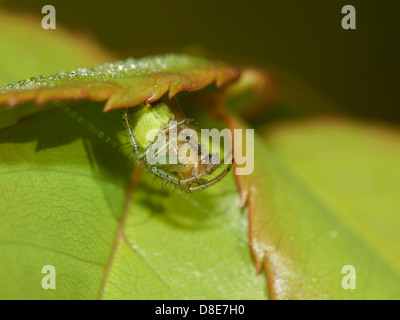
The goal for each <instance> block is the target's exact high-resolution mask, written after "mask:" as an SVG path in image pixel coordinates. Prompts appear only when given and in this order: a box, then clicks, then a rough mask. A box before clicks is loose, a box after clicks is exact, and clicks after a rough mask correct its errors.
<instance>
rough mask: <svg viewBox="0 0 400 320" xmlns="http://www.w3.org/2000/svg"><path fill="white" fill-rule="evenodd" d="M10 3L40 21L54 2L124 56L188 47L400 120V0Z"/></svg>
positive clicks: (64, 20)
mask: <svg viewBox="0 0 400 320" xmlns="http://www.w3.org/2000/svg"><path fill="white" fill-rule="evenodd" d="M0 4H1V5H2V7H5V8H7V9H9V10H12V11H19V12H21V11H23V12H27V13H30V14H33V15H36V16H38V17H42V15H41V8H42V7H43V6H44V5H47V4H51V5H53V6H55V8H56V12H57V23H58V25H59V26H65V27H68V28H70V29H72V30H74V31H76V32H79V33H84V34H89V35H91V36H92V37H94V38H95V39H97V41H98V42H100V43H101V44H102V45H103V46H104V47H106V48H108V49H109V50H111V51H113V52H114V53H116V54H117V55H119V56H121V57H125V56H141V55H144V54H149V53H160V52H167V51H179V50H182V48H184V49H185V50H192V51H200V52H201V51H205V52H208V53H209V54H210V55H211V56H218V57H223V58H224V59H225V60H231V61H234V62H236V63H239V64H247V65H257V66H263V67H266V68H270V70H273V69H274V68H283V69H285V70H286V71H287V72H289V73H290V74H293V75H296V76H297V77H300V78H301V81H303V82H304V83H306V84H309V85H310V86H311V87H313V88H314V89H316V91H318V92H319V94H322V95H323V96H325V97H326V98H327V99H328V100H330V101H332V102H334V103H335V105H338V106H340V109H341V110H340V111H344V112H346V113H351V114H352V115H355V116H357V117H362V118H372V119H377V120H384V121H388V122H392V123H396V124H399V123H400V111H399V110H400V109H399V102H398V97H397V96H398V91H399V84H400V81H399V74H400V44H399V24H398V15H399V13H400V1H398V0H380V1H377V0H362V1H360V0H351V1H349V0H346V1H342V0H329V1H321V0H303V1H298V0H280V1H269V0H264V1H249V0H248V1H215V0H214V1H209V0H203V1H175V0H168V1H165V0H164V1H151V0H147V1H135V0H133V1H121V0H114V1H109V2H85V1H77V0H69V1H59V0H51V1H32V0H18V1H16V0H4V1H1V0H0ZM347 4H351V5H353V6H354V7H355V8H356V10H357V11H356V12H357V29H356V30H343V29H342V27H341V20H342V17H343V14H342V13H341V9H342V7H343V6H344V5H347ZM286 71H285V72H286ZM300 90H301V89H300Z"/></svg>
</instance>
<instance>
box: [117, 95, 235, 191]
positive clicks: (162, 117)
mask: <svg viewBox="0 0 400 320" xmlns="http://www.w3.org/2000/svg"><path fill="white" fill-rule="evenodd" d="M122 122H123V125H124V127H125V129H126V131H127V135H128V138H129V141H130V145H131V148H132V151H133V153H134V154H135V156H136V158H137V160H138V161H140V162H143V163H144V165H145V167H146V168H147V170H148V171H149V172H151V173H152V174H154V175H155V176H157V177H159V178H161V179H162V180H164V181H165V183H171V184H172V185H174V186H176V187H178V188H180V189H182V190H184V191H187V192H195V191H198V190H202V189H205V188H207V187H209V186H212V185H214V184H215V183H217V182H218V181H220V180H221V179H222V178H223V177H225V176H226V175H227V174H228V173H229V171H230V170H231V168H232V166H233V159H232V161H230V162H229V163H228V164H227V165H224V160H223V159H222V160H221V161H220V159H219V155H218V154H211V153H209V152H208V150H207V149H206V148H205V146H204V144H202V143H201V142H200V141H198V140H197V139H194V138H193V137H191V139H186V140H184V141H180V139H177V137H179V136H180V134H181V133H185V135H186V132H196V133H198V132H199V130H198V128H197V127H196V126H195V125H196V123H197V121H196V120H195V119H188V118H185V119H183V120H181V121H177V122H176V121H175V116H174V114H173V112H172V111H171V109H170V108H169V106H168V105H167V104H166V103H165V102H159V103H157V104H142V105H140V106H137V107H135V108H126V109H124V112H123V116H122ZM143 128H146V129H145V130H144V129H143ZM151 129H153V130H152V131H151V132H153V133H150V134H149V130H151ZM190 130H192V131H190ZM160 134H161V135H164V137H165V140H164V142H162V144H159V145H158V148H157V149H156V154H158V153H159V152H160V150H161V149H164V150H165V152H166V162H165V163H152V162H151V161H149V152H150V151H151V150H152V148H153V146H154V143H155V142H156V141H157V139H159V136H160ZM185 144H186V149H184V150H187V151H188V152H189V154H190V155H191V157H190V156H187V152H186V153H185V151H184V153H185V155H183V154H182V149H183V148H182V147H183V146H184V145H185ZM189 148H190V149H191V151H192V153H190V150H188V149H189ZM206 158H208V159H206ZM172 159H176V160H175V161H172ZM188 159H189V160H192V161H188ZM206 160H208V161H206ZM221 170H222V172H218V171H221Z"/></svg>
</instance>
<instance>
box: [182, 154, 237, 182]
mask: <svg viewBox="0 0 400 320" xmlns="http://www.w3.org/2000/svg"><path fill="white" fill-rule="evenodd" d="M229 154H230V155H231V154H232V151H230V152H229ZM224 160H225V158H223V159H222V161H218V163H217V162H213V163H211V164H209V165H208V166H207V168H205V169H204V170H202V171H200V172H199V173H196V174H194V175H193V176H191V177H190V178H186V179H183V180H181V181H180V184H181V185H185V184H188V183H190V182H193V181H196V180H198V179H201V178H202V177H204V176H205V175H206V174H209V173H212V172H213V171H214V170H215V169H217V168H218V167H219V165H220V163H223V162H224ZM232 165H233V159H232V161H231V163H230V164H229V166H228V168H227V170H230V169H231V167H232Z"/></svg>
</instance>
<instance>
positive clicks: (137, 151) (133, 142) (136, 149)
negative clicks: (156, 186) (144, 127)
mask: <svg viewBox="0 0 400 320" xmlns="http://www.w3.org/2000/svg"><path fill="white" fill-rule="evenodd" d="M129 122H130V121H129V116H128V109H127V108H125V110H124V113H123V116H122V124H123V125H124V127H125V129H126V130H127V132H128V137H129V141H130V143H131V146H132V150H133V152H134V153H135V155H136V157H137V158H138V159H139V160H140V161H141V160H142V156H143V154H142V155H140V153H141V148H140V146H139V145H138V143H137V142H136V139H135V136H134V135H133V132H132V129H131V125H130V123H129Z"/></svg>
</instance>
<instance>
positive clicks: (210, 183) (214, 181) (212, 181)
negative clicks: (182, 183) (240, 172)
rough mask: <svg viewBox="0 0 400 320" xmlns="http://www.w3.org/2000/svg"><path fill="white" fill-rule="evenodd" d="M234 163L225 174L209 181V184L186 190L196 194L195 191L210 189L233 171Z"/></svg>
mask: <svg viewBox="0 0 400 320" xmlns="http://www.w3.org/2000/svg"><path fill="white" fill-rule="evenodd" d="M232 166H233V163H231V164H229V166H228V167H227V168H226V170H225V171H224V172H222V173H221V174H220V175H219V176H218V177H216V178H215V179H213V180H211V181H208V182H207V183H204V184H201V185H199V186H197V187H190V186H189V187H188V188H185V190H186V191H187V192H195V191H199V190H202V189H205V188H208V187H210V186H212V185H214V184H216V183H217V182H218V181H220V180H221V179H222V178H223V177H225V176H226V175H227V174H228V173H229V172H230V171H231V169H232Z"/></svg>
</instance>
